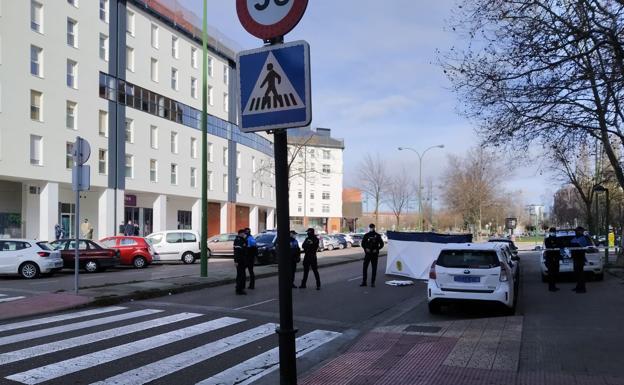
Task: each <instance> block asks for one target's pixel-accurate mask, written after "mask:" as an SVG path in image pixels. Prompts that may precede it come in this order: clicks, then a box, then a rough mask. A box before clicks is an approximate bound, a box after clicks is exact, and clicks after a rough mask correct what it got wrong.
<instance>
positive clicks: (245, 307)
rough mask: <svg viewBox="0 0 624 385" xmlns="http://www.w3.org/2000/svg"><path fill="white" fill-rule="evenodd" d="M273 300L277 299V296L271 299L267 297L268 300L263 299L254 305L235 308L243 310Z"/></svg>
mask: <svg viewBox="0 0 624 385" xmlns="http://www.w3.org/2000/svg"><path fill="white" fill-rule="evenodd" d="M273 301H277V298H271V299H267V300H266V301H262V302H258V303H254V304H252V305H247V306H241V307H237V308H236V309H234V310H243V309H247V308H250V307H254V306H258V305H263V304H265V303H269V302H273Z"/></svg>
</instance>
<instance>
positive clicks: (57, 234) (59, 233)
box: [54, 223, 65, 241]
mask: <svg viewBox="0 0 624 385" xmlns="http://www.w3.org/2000/svg"><path fill="white" fill-rule="evenodd" d="M54 238H55V239H56V240H57V241H58V240H59V239H63V238H65V231H63V227H62V226H61V225H59V224H58V223H57V224H56V225H54Z"/></svg>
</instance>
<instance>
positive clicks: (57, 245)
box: [49, 241, 67, 250]
mask: <svg viewBox="0 0 624 385" xmlns="http://www.w3.org/2000/svg"><path fill="white" fill-rule="evenodd" d="M65 243H67V241H54V242H50V244H49V245H50V247H51V248H52V250H63V249H64V248H65Z"/></svg>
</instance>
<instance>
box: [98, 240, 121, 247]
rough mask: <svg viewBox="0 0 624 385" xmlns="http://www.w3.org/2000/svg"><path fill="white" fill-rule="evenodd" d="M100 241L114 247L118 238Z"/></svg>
mask: <svg viewBox="0 0 624 385" xmlns="http://www.w3.org/2000/svg"><path fill="white" fill-rule="evenodd" d="M100 242H102V244H103V245H104V246H106V247H114V246H117V239H115V238H110V239H105V240H103V241H100Z"/></svg>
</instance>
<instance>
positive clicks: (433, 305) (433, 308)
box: [428, 302, 441, 314]
mask: <svg viewBox="0 0 624 385" xmlns="http://www.w3.org/2000/svg"><path fill="white" fill-rule="evenodd" d="M428 305H429V313H431V314H440V311H441V309H440V304H439V303H437V302H429V304H428Z"/></svg>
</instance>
